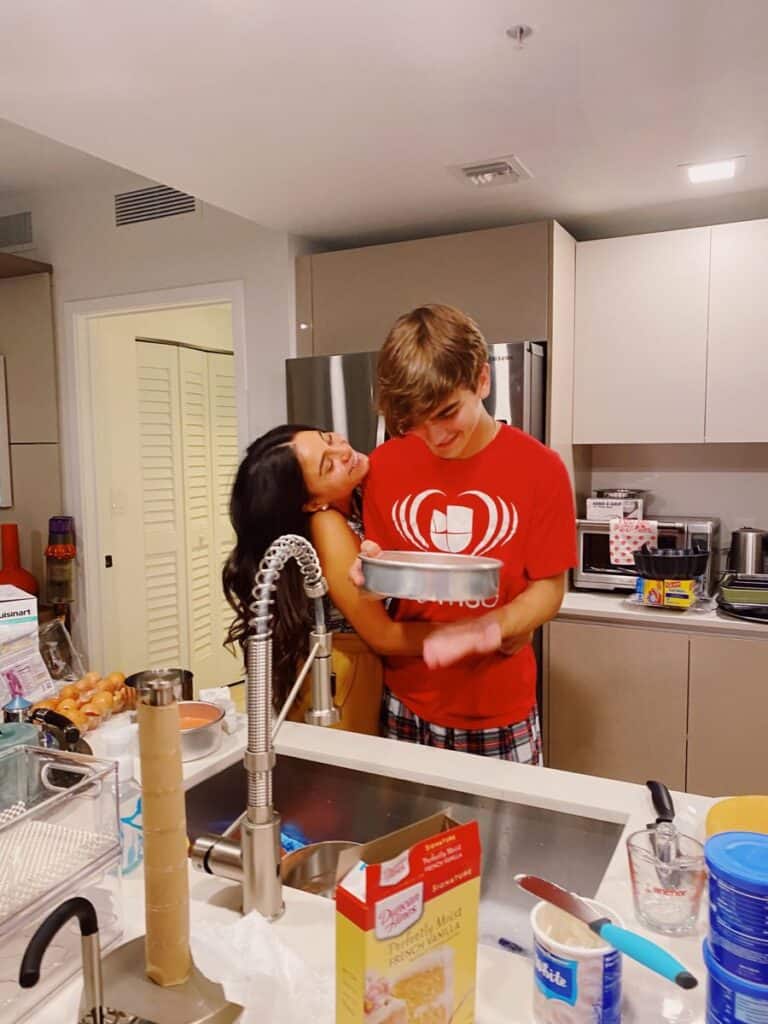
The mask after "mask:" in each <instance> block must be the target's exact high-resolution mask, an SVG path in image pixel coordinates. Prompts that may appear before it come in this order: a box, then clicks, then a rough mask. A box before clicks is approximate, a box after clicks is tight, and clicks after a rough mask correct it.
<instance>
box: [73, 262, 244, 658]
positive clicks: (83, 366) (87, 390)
mask: <svg viewBox="0 0 768 1024" xmlns="http://www.w3.org/2000/svg"><path fill="white" fill-rule="evenodd" d="M217 302H228V303H230V306H231V310H232V346H233V351H234V357H235V406H236V411H237V429H238V444H239V447H240V450H241V451H243V450H244V448H245V446H246V444H247V431H248V423H247V409H248V387H247V380H248V375H247V352H246V333H245V285H244V282H243V281H221V282H215V283H211V284H201V285H191V286H189V287H182V288H168V289H163V290H158V291H150V292H136V293H133V294H129V295H116V296H112V297H108V298H100V299H86V300H75V301H68V302H64V303H63V312H64V317H63V320H64V339H63V340H64V354H65V359H64V360H62V362H69V363H70V365H71V367H72V369H71V370H70V378H69V380H67V379H66V377H64V376H63V371H64V369H65V367H61V368H60V373H62V377H63V380H62V385H63V386H62V394H63V395H66V394H67V391H68V388H67V385H68V384H70V385H71V388H72V391H71V400H70V401H66V400H64V401H63V402H62V409H61V420H62V433H63V437H64V438H66V439H67V443H66V448H65V451H64V453H63V454H64V456H65V458H64V465H65V472H64V498H65V502H66V507H67V508H68V509H71V514H72V515H74V517H75V529H76V531H77V535H78V557H77V563H76V565H77V575H78V585H79V586H78V594H79V597H78V602H77V604H76V605H75V610H74V612H75V613H74V615H73V621H72V625H73V635H74V640H75V644H76V646H77V647H78V648H79V649H80V650H82V651H83V652H84V654H85V656H86V660H87V661H88V664H89V665H90V666H101V668H105V666H104V665H103V659H104V619H103V612H104V604H103V601H102V578H101V557H102V546H101V538H100V536H99V518H98V509H97V481H96V476H95V473H94V466H95V465H96V459H95V431H94V422H95V415H94V409H95V396H94V394H93V372H92V370H93V367H92V360H91V348H90V345H91V338H90V322H91V321H92V320H94V319H99V318H101V317H104V316H119V315H121V314H127V313H152V312H156V311H159V310H168V309H174V308H181V307H190V306H207V305H211V304H213V303H217ZM67 356H69V359H67V358H66V357H67ZM113 667H114V666H113Z"/></svg>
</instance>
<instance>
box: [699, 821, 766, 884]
mask: <svg viewBox="0 0 768 1024" xmlns="http://www.w3.org/2000/svg"><path fill="white" fill-rule="evenodd" d="M704 855H705V857H706V860H707V866H708V867H709V870H710V871H711V872H712V874H713V875H716V876H717V878H721V879H722V880H723V881H724V882H728V883H729V884H730V885H732V886H735V888H737V889H746V890H748V891H749V892H752V893H755V894H756V895H758V896H768V835H763V834H761V833H759V832H721V833H719V835H716V836H712V838H711V839H708V840H707V843H706V846H705V847H704Z"/></svg>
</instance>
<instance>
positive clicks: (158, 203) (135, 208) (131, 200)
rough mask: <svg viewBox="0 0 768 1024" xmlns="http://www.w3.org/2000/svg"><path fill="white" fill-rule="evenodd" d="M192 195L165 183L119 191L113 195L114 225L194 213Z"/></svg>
mask: <svg viewBox="0 0 768 1024" xmlns="http://www.w3.org/2000/svg"><path fill="white" fill-rule="evenodd" d="M196 208H197V206H196V200H195V197H194V196H189V195H187V193H186V192H179V191H178V190H177V189H175V188H169V187H168V186H167V185H153V186H151V187H150V188H139V189H135V190H134V191H133V192H121V193H120V194H119V195H117V196H115V226H116V227H118V228H120V227H123V225H125V224H139V223H140V222H141V221H144V220H160V219H161V218H162V217H176V216H178V214H180V213H194V212H195V210H196Z"/></svg>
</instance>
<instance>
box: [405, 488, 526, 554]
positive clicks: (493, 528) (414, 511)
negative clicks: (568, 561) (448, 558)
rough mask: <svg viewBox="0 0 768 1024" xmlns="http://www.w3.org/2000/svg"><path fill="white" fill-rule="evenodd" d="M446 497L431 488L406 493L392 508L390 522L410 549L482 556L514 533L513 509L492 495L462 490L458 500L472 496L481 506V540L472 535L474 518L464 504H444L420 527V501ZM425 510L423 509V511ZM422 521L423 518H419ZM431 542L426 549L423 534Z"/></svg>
mask: <svg viewBox="0 0 768 1024" xmlns="http://www.w3.org/2000/svg"><path fill="white" fill-rule="evenodd" d="M433 495H441V496H442V497H443V498H447V495H446V493H445V491H440V490H436V489H434V488H431V489H429V490H426V491H420V492H419V493H418V494H416V495H412V494H408V495H406V496H405V497H404V498H402V499H400V500H399V501H396V502H395V503H394V505H393V506H392V522H393V523H394V525H395V529H396V530H397V532H398V533H399V534H400V536H401V537H402V538H403V539H404V540H405V541H406V542H408V543H409V544H410V545H411V546H413V547H415V548H419V549H420V550H422V551H429V550H437V551H445V552H447V553H451V554H460V553H464V554H468V555H482V554H484V553H485V552H486V551H490V550H491V549H492V548H495V547H502V546H503V545H505V544H508V543H509V541H510V540H512V538H513V537H514V535H515V533H516V532H517V527H518V514H517V508H516V507H515V505H514V504H513V503H512V502H506V501H504V499H503V498H501V497H499V496H498V495H496V496H495V497H490V496H489V495H488V494H486V493H485V492H484V491H462V493H461V494H459V496H458V497H459V498H464V497H474V498H477V499H478V500H479V501H480V502H482V504H483V505H484V506H485V509H486V512H487V514H488V523H487V525H486V528H485V532H484V533H483V535H482V536H481V537H479V538H478V537H477V536H476V535H475V525H476V521H477V516H476V515H475V510H474V509H472V508H471V507H470V506H468V505H453V504H446V505H445V506H444V507H443V508H435V507H433V508H432V511H431V513H430V516H429V522H428V524H427V523H423V526H424V527H427V526H428V529H426V530H424V529H423V528H422V525H420V519H419V513H420V510H421V507H422V505H423V504H424V501H425V500H426V499H427V498H429V497H431V496H433ZM425 511H426V510H425ZM422 518H423V516H422ZM425 532H426V533H427V534H428V536H429V540H430V541H431V542H432V545H431V547H430V544H429V542H428V541H427V540H426V538H425V536H424V533H425Z"/></svg>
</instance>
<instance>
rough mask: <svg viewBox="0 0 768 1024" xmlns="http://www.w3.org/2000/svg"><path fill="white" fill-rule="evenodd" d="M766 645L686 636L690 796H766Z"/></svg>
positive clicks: (767, 692) (767, 676)
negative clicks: (689, 660)
mask: <svg viewBox="0 0 768 1024" xmlns="http://www.w3.org/2000/svg"><path fill="white" fill-rule="evenodd" d="M767 725H768V641H767V640H765V639H762V638H760V639H755V640H752V639H743V640H742V639H740V638H738V637H717V636H712V637H710V636H692V637H691V664H690V715H689V723H688V784H687V787H686V788H687V789H688V790H689V791H690V792H691V793H704V794H705V795H707V796H726V795H731V794H737V793H768V757H767V756H766V751H765V737H766V726H767Z"/></svg>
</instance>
